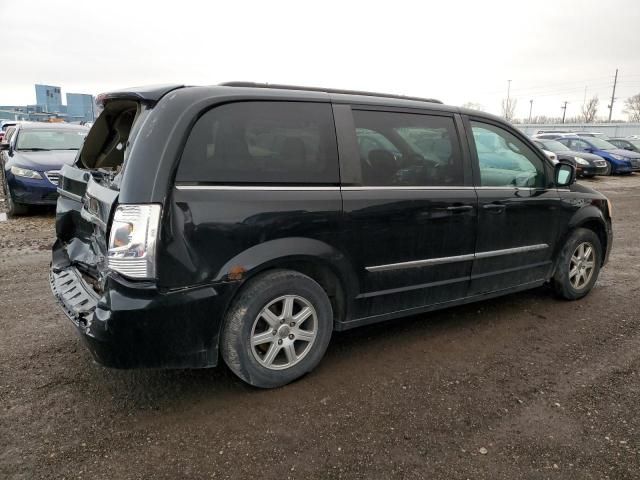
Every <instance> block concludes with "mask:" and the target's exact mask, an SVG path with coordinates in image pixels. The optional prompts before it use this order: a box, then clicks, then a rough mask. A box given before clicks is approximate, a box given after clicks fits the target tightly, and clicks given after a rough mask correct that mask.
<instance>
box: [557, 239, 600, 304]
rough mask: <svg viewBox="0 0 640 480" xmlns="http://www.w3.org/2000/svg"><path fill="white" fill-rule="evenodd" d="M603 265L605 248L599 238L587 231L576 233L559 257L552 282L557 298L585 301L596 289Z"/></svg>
mask: <svg viewBox="0 0 640 480" xmlns="http://www.w3.org/2000/svg"><path fill="white" fill-rule="evenodd" d="M588 247H590V248H591V250H590V251H589V250H587V248H588ZM581 248H583V250H580V249H581ZM600 265H602V245H601V244H600V239H599V238H598V235H596V233H595V232H594V231H593V230H589V229H586V228H577V229H575V230H574V231H573V232H572V233H571V235H569V238H568V239H567V242H566V243H565V245H564V247H562V251H561V252H560V255H559V256H558V263H557V265H556V271H555V274H554V276H553V282H552V283H553V288H554V290H555V292H556V294H558V295H559V296H560V297H562V298H565V299H567V300H577V299H579V298H582V297H584V296H585V295H587V294H588V293H589V292H590V291H591V289H592V288H593V286H594V285H595V283H596V281H597V279H598V274H599V273H600ZM576 269H577V272H576Z"/></svg>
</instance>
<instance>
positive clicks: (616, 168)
mask: <svg viewBox="0 0 640 480" xmlns="http://www.w3.org/2000/svg"><path fill="white" fill-rule="evenodd" d="M556 140H557V141H558V142H560V143H562V144H564V145H566V146H567V147H569V149H570V150H577V151H579V152H587V153H594V154H596V155H599V156H601V157H602V158H604V159H605V160H606V161H607V164H608V169H607V171H606V172H605V173H603V175H612V174H614V173H631V172H637V171H640V153H636V152H630V151H629V150H624V149H622V148H619V147H616V146H615V145H613V144H612V143H609V142H607V141H606V140H603V139H601V138H597V137H578V136H577V135H576V136H562V137H560V138H556Z"/></svg>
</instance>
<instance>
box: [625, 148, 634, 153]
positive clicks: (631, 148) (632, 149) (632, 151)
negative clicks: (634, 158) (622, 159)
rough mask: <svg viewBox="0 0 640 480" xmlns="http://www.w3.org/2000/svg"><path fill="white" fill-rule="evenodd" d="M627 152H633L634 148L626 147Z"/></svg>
mask: <svg viewBox="0 0 640 480" xmlns="http://www.w3.org/2000/svg"><path fill="white" fill-rule="evenodd" d="M624 149H625V150H631V151H632V152H633V147H624Z"/></svg>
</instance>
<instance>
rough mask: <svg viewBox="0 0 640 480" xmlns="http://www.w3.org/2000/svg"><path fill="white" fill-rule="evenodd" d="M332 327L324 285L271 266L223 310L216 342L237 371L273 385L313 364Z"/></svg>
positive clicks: (254, 382) (256, 383)
mask: <svg viewBox="0 0 640 480" xmlns="http://www.w3.org/2000/svg"><path fill="white" fill-rule="evenodd" d="M332 330H333V310H332V308H331V302H330V301H329V298H328V297H327V294H326V293H325V291H324V290H323V289H322V287H321V286H320V285H318V283H316V282H315V281H314V280H313V279H311V278H309V277H308V276H306V275H303V274H301V273H299V272H295V271H291V270H275V271H270V272H266V273H264V274H262V275H260V276H258V277H256V278H254V279H253V280H250V281H249V283H248V284H247V285H246V286H245V287H244V288H243V290H242V292H241V293H240V295H239V297H238V298H237V299H236V300H235V302H234V303H233V305H232V306H231V308H230V309H229V311H228V313H227V316H226V319H225V325H224V328H223V332H222V338H221V345H220V347H221V351H222V357H223V358H224V361H225V363H226V364H227V366H228V367H229V368H230V369H231V371H233V373H235V374H236V375H237V376H238V377H240V378H241V379H242V380H244V381H245V382H247V383H249V384H251V385H253V386H255V387H261V388H274V387H279V386H282V385H286V384H287V383H289V382H292V381H293V380H295V379H297V378H299V377H301V376H303V375H304V374H306V373H307V372H310V371H311V370H313V368H314V367H315V366H316V365H317V364H318V363H319V362H320V360H321V359H322V357H323V356H324V353H325V351H326V349H327V346H328V345H329V340H330V339H331V333H332Z"/></svg>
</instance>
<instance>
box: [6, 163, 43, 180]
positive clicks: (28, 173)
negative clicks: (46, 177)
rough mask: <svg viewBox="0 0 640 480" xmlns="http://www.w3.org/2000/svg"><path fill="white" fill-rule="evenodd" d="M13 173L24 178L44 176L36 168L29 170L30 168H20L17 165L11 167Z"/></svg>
mask: <svg viewBox="0 0 640 480" xmlns="http://www.w3.org/2000/svg"><path fill="white" fill-rule="evenodd" d="M11 173H13V174H14V175H15V176H16V177H24V178H42V175H40V174H39V173H38V172H36V171H35V170H29V169H28V168H20V167H16V166H15V165H14V166H13V167H11Z"/></svg>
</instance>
